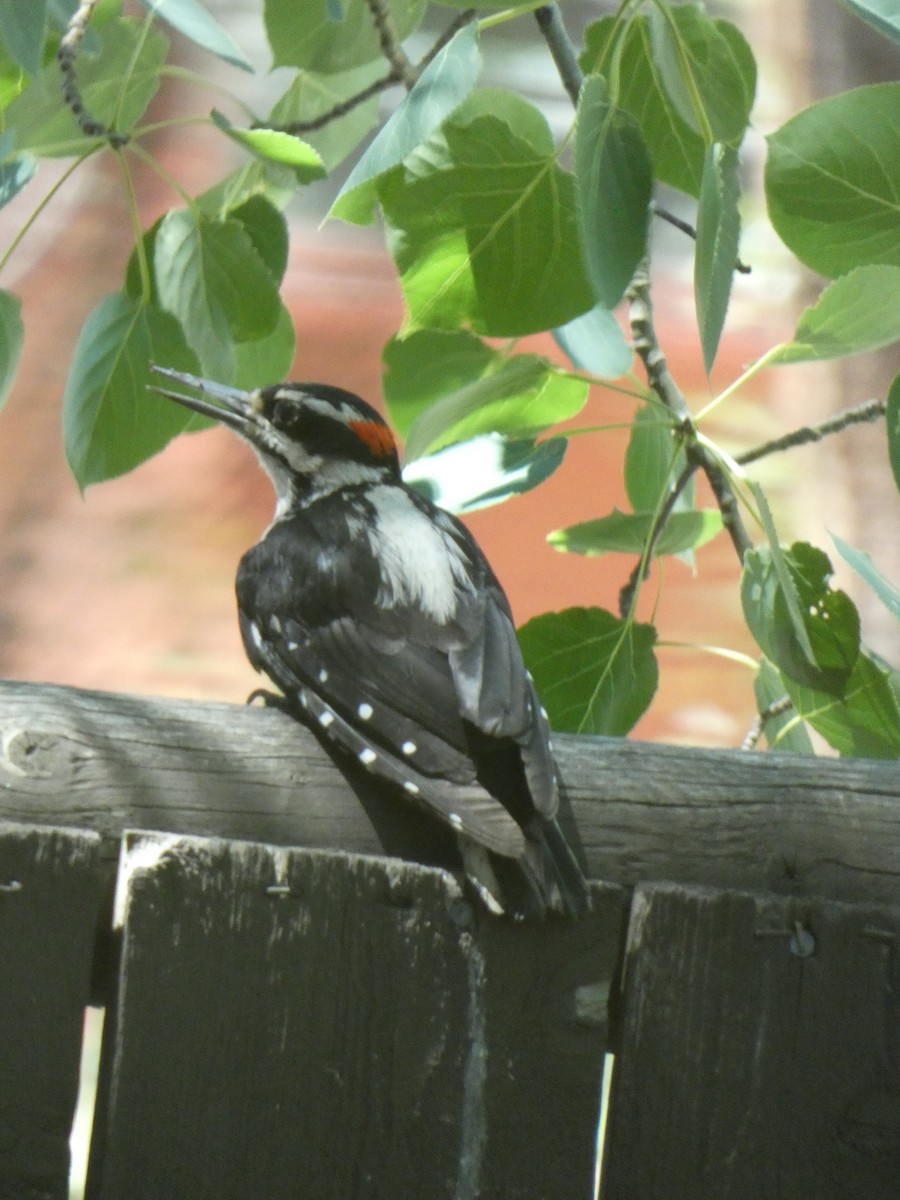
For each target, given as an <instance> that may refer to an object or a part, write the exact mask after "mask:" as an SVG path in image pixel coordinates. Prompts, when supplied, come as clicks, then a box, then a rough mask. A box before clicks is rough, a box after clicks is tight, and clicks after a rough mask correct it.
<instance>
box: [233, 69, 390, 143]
mask: <svg viewBox="0 0 900 1200" xmlns="http://www.w3.org/2000/svg"><path fill="white" fill-rule="evenodd" d="M399 82H400V80H399V79H397V77H396V76H395V75H394V73H393V71H389V72H388V74H387V75H385V76H384V77H383V78H382V79H376V80H375V82H374V83H370V84H369V86H368V87H365V88H363V89H362V91H361V92H357V93H356V94H355V95H353V96H348V97H347V99H346V100H342V101H341V102H340V103H339V104H335V106H334V108H329V109H328V111H327V112H324V113H321V114H320V115H319V116H318V117H311V118H310V119H309V120H308V121H291V122H290V123H289V124H288V125H277V126H275V128H276V129H278V130H279V131H280V132H281V133H290V134H293V136H294V137H299V136H300V135H301V134H304V133H312V131H313V130H314V129H323V128H324V127H325V126H326V125H330V124H331V122H332V121H337V120H338V118H339V117H344V116H346V115H347V113H348V112H352V111H353V109H354V108H356V107H358V105H360V104H362V103H364V101H366V100H369V99H371V97H372V96H377V95H378V93H379V92H384V91H386V90H387V89H388V88H389V87H393V86H394V84H395V83H399ZM256 124H257V125H259V124H260V123H259V122H257V123H256ZM265 127H266V128H267V129H271V128H272V125H271V124H270V123H269V122H265Z"/></svg>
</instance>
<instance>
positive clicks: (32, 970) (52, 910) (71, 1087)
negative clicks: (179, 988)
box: [0, 825, 100, 1200]
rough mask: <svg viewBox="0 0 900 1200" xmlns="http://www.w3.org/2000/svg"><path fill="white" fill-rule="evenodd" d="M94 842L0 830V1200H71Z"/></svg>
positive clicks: (92, 916) (93, 907)
mask: <svg viewBox="0 0 900 1200" xmlns="http://www.w3.org/2000/svg"><path fill="white" fill-rule="evenodd" d="M99 849H100V840H99V838H98V837H97V836H96V835H95V834H90V833H85V832H83V831H79V830H62V829H32V828H28V827H26V826H16V825H4V826H2V827H0V1197H3V1198H4V1200H53V1198H59V1200H62V1198H64V1197H66V1196H67V1195H68V1174H69V1130H70V1128H71V1125H72V1116H73V1113H74V1111H75V1100H76V1097H77V1092H78V1071H79V1062H80V1056H81V1033H82V1027H83V1022H84V1010H85V1006H86V1004H87V1002H88V995H89V990H90V976H91V963H92V960H93V954H94V939H95V934H96V927H97V910H98V907H99V902H100V874H99V870H98V862H99Z"/></svg>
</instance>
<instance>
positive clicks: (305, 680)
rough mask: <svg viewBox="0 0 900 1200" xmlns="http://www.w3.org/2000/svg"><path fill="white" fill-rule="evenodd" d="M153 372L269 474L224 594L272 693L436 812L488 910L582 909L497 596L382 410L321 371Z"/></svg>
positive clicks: (580, 886) (535, 709) (536, 706)
mask: <svg viewBox="0 0 900 1200" xmlns="http://www.w3.org/2000/svg"><path fill="white" fill-rule="evenodd" d="M155 370H156V371H158V372H159V373H160V374H162V375H164V376H166V377H167V378H169V379H172V380H175V381H176V382H177V383H179V384H183V385H187V386H188V387H190V388H192V389H194V390H195V391H197V392H199V393H200V394H201V395H200V397H194V396H186V395H183V394H181V393H180V392H174V391H169V390H166V389H164V388H158V389H155V390H157V391H159V392H160V393H161V394H162V395H164V396H167V397H169V398H170V399H172V400H175V401H177V402H178V403H179V404H182V405H184V406H185V407H187V408H190V409H192V410H193V411H195V412H198V413H203V414H205V415H206V416H210V417H214V418H216V419H217V420H219V421H221V422H222V424H223V425H226V426H228V428H229V429H232V430H233V431H234V432H235V433H237V434H239V435H240V437H242V438H243V439H244V440H245V441H247V442H249V443H250V445H251V446H252V447H253V449H254V450H255V451H256V454H257V456H258V458H259V460H260V462H261V463H262V465H263V467H264V468H265V470H266V471H267V472H268V474H269V476H270V477H271V479H272V483H273V484H274V487H275V494H276V506H275V516H274V520H273V522H272V524H271V525H270V526H269V528H268V530H267V531H266V532H265V533H264V534H263V536H262V538H261V540H260V541H259V542H258V543H257V544H256V545H255V546H254V547H253V548H252V549H251V550H249V551H248V552H247V553H246V554H245V555H244V557H243V558H242V559H241V562H240V566H239V568H238V574H237V601H238V617H239V621H240V629H241V635H242V638H243V642H244V647H245V649H246V651H247V655H248V657H249V659H250V662H251V663H252V665H253V666H254V667H255V668H256V669H257V670H258V671H263V672H265V674H266V675H268V676H269V678H270V679H271V680H273V681H274V683H275V684H277V686H278V687H279V688H280V690H281V692H282V693H283V695H284V705H283V706H284V707H285V708H286V709H287V711H289V712H290V713H291V714H292V715H293V716H295V717H296V718H297V719H298V720H301V721H304V722H305V723H307V724H310V725H312V726H314V727H317V728H318V730H319V731H320V732H322V733H324V734H325V735H326V737H327V739H328V740H329V742H330V744H331V745H333V746H336V747H337V748H338V749H339V750H340V751H342V752H344V753H345V754H348V755H352V756H353V757H354V758H355V759H356V760H357V761H358V762H359V763H361V764H362V766H363V767H366V768H368V769H369V770H370V771H371V772H372V774H373V775H374V776H377V777H379V778H380V779H382V780H385V781H387V782H388V783H389V784H390V785H391V786H392V788H393V789H394V790H396V791H397V792H398V793H400V794H404V795H406V796H407V797H408V798H410V799H411V800H414V801H416V802H418V803H419V804H420V805H423V806H424V807H425V808H426V809H428V810H429V811H430V812H431V813H433V814H434V815H436V816H437V817H439V818H440V819H441V820H442V821H443V822H445V823H446V824H447V825H449V826H450V828H451V829H452V830H453V831H455V833H456V834H457V838H458V841H459V843H460V849H461V853H462V859H463V865H464V868H465V871H466V874H467V876H468V877H469V879H470V881H471V882H472V883H473V884H474V885H475V887H476V889H477V890H478V892H479V893H480V895H481V897H482V899H483V900H484V902H485V903H486V904H487V905H488V906H489V907H490V908H491V909H493V910H494V911H504V912H508V913H511V914H514V915H526V914H529V913H543V912H545V911H547V910H548V909H552V910H557V911H560V912H568V913H572V914H577V913H579V912H581V911H583V910H585V909H586V908H587V907H588V889H587V885H586V883H585V880H584V878H583V876H582V874H581V871H580V870H579V868H578V865H577V863H576V861H575V858H574V856H573V854H572V851H571V850H570V848H569V846H568V845H567V843H566V841H565V838H564V837H563V834H562V832H561V830H560V828H559V825H558V824H557V821H556V811H557V803H558V796H557V784H556V774H555V770H554V764H553V759H552V756H551V751H550V741H549V726H548V724H547V719H546V714H545V713H544V712H543V710H542V709H541V707H540V703H539V701H538V698H537V694H536V692H535V689H534V684H533V683H532V681H531V677H530V676H529V675H528V673H527V672H526V670H525V667H524V664H523V662H522V657H521V653H520V651H519V646H518V642H517V641H516V634H515V628H514V626H513V621H512V616H511V613H510V609H509V603H508V601H507V599H506V596H505V595H504V592H503V589H502V588H501V586H500V584H499V583H498V581H497V579H496V577H495V576H494V573H493V572H492V570H491V568H490V566H489V565H488V563H487V560H486V559H485V557H484V555H483V554H482V552H481V550H480V549H479V548H478V546H477V544H476V543H475V541H474V540H473V538H472V536H471V534H470V533H469V532H468V530H467V529H466V528H465V526H463V525H462V524H461V523H460V522H459V521H457V520H456V519H455V518H454V517H452V516H451V515H450V514H449V513H446V512H444V511H443V510H441V509H439V508H437V507H435V506H434V505H433V504H431V503H430V502H429V501H428V500H426V499H425V498H424V497H423V496H421V495H419V494H418V493H417V492H415V491H413V490H412V489H411V488H409V487H407V486H406V485H405V484H404V483H403V480H402V478H401V475H400V462H399V456H398V452H397V446H396V444H395V442H394V438H393V436H392V434H391V432H390V430H389V428H388V426H387V425H386V424H385V422H384V421H383V420H382V419H381V417H380V416H379V415H378V413H377V412H376V411H375V410H374V409H373V408H371V407H370V406H369V405H368V404H366V403H365V401H363V400H361V399H360V398H359V397H358V396H355V395H353V393H351V392H347V391H344V390H343V389H342V388H338V387H331V386H329V385H326V384H321V383H285V384H281V385H279V386H274V387H266V388H262V389H260V390H258V391H254V392H242V391H238V390H237V389H235V388H231V387H226V386H223V385H221V384H217V383H211V382H208V381H206V380H203V379H198V378H197V377H195V376H193V375H187V374H183V373H182V372H179V371H172V370H169V369H167V368H162V367H156V368H155ZM204 397H205V398H204Z"/></svg>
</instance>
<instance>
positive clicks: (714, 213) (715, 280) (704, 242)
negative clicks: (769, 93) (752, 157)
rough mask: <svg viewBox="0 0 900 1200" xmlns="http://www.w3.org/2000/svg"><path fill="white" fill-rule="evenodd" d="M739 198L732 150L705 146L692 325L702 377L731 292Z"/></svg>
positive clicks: (708, 368)
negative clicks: (696, 332) (697, 339)
mask: <svg viewBox="0 0 900 1200" xmlns="http://www.w3.org/2000/svg"><path fill="white" fill-rule="evenodd" d="M740 196H741V183H740V177H739V163H738V155H737V151H736V150H735V149H733V148H732V147H730V146H723V145H720V144H718V143H717V144H715V145H713V146H710V147H709V149H708V150H707V152H706V160H705V163H704V167H703V185H702V187H701V189H700V207H699V208H698V210H697V251H696V254H695V255H694V295H695V297H696V303H697V324H698V326H699V328H700V343H701V345H702V347H703V365H704V367H705V368H706V373H707V375H708V374H709V373H710V371H711V370H712V368H713V363H714V362H715V361H716V351H717V350H718V348H719V338H720V336H721V334H722V329H723V327H724V325H725V314H726V313H727V311H728V300H729V297H730V296H731V281H732V278H733V277H734V269H735V264H736V263H737V257H738V242H739V240H740V234H741V218H740V213H739V212H738V201H739V200H740Z"/></svg>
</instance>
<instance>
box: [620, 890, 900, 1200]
mask: <svg viewBox="0 0 900 1200" xmlns="http://www.w3.org/2000/svg"><path fill="white" fill-rule="evenodd" d="M604 1185H605V1186H604V1190H603V1197H604V1200H760V1197H765V1198H766V1200H897V1197H898V1196H900V907H894V908H877V907H871V906H844V905H838V904H830V903H809V902H806V901H804V902H797V901H789V900H781V899H777V898H775V897H771V896H766V897H754V896H750V895H741V894H737V893H726V892H717V893H716V892H706V891H700V890H696V889H695V890H690V889H685V888H681V887H677V886H673V885H660V886H648V887H645V888H640V889H638V891H637V892H636V893H635V897H634V902H633V907H632V915H631V921H630V926H629V934H628V945H627V950H626V957H625V968H624V996H623V1004H622V1022H621V1037H620V1041H619V1044H618V1046H617V1058H616V1066H615V1070H614V1073H613V1086H612V1102H611V1113H610V1120H609V1124H608V1128H607V1156H606V1163H605V1167H604Z"/></svg>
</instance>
